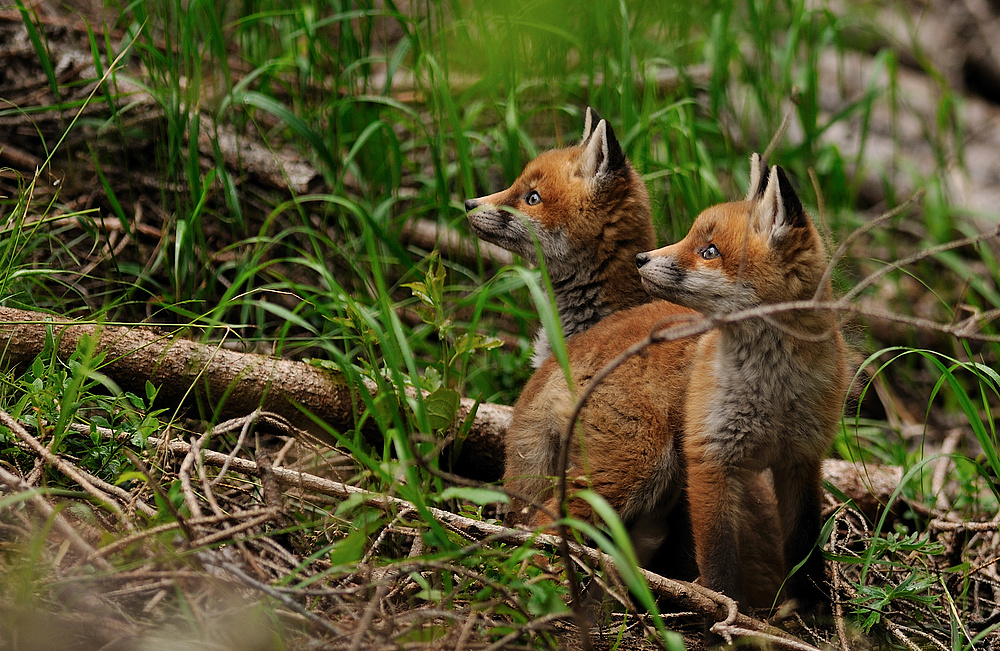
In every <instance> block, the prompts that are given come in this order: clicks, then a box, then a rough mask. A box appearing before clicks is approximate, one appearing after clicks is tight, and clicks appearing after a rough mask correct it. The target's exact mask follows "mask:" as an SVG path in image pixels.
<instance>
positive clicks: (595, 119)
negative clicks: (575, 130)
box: [587, 106, 602, 127]
mask: <svg viewBox="0 0 1000 651" xmlns="http://www.w3.org/2000/svg"><path fill="white" fill-rule="evenodd" d="M587 112H588V113H590V123H591V124H592V125H594V126H595V127H596V126H597V125H598V123H600V121H601V119H602V118H601V116H600V115H599V114H598V113H597V111H595V110H594V109H593V107H591V106H588V107H587Z"/></svg>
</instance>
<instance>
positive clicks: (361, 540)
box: [330, 529, 368, 566]
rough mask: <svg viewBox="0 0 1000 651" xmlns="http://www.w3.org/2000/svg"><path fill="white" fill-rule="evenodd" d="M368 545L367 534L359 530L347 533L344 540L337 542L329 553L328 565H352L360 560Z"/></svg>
mask: <svg viewBox="0 0 1000 651" xmlns="http://www.w3.org/2000/svg"><path fill="white" fill-rule="evenodd" d="M367 544H368V534H366V533H365V532H364V531H363V530H361V529H356V530H354V531H352V532H351V533H349V534H348V535H347V537H346V538H344V539H342V540H340V541H338V542H337V544H336V545H334V546H333V550H332V551H330V564H331V565H334V566H337V565H352V564H354V563H357V562H358V561H359V560H361V557H362V556H363V555H364V553H365V547H366V546H367Z"/></svg>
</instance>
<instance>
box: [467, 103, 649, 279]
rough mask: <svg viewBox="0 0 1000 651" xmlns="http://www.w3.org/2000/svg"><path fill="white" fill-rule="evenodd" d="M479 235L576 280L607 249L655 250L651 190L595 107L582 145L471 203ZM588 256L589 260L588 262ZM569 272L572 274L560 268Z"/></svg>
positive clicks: (538, 161)
mask: <svg viewBox="0 0 1000 651" xmlns="http://www.w3.org/2000/svg"><path fill="white" fill-rule="evenodd" d="M465 209H466V210H467V211H468V213H469V223H470V224H471V226H472V230H473V231H474V232H475V233H476V235H478V236H479V237H481V238H482V239H484V240H486V241H487V242H492V243H493V244H496V245H498V246H501V247H503V248H505V249H507V250H508V251H511V252H513V253H517V254H519V255H521V256H523V257H524V258H525V259H526V260H528V261H529V262H531V263H532V264H537V262H538V260H537V255H536V240H537V243H538V246H539V247H540V249H541V252H542V254H543V255H544V256H545V260H546V264H548V265H549V269H550V272H555V273H556V274H557V275H563V273H565V272H569V273H572V272H573V270H574V268H575V267H576V266H577V265H579V264H580V263H581V262H583V261H584V259H585V260H586V261H587V262H588V263H590V264H593V263H592V262H591V261H592V260H593V258H594V257H595V256H596V257H600V256H601V254H602V252H601V249H609V250H610V249H612V248H616V247H617V248H620V247H621V246H622V245H626V246H628V245H633V246H635V248H634V249H633V252H632V253H630V254H629V257H631V256H633V255H635V253H637V252H639V251H643V250H646V249H649V248H652V247H653V246H654V238H653V230H652V226H651V223H650V212H649V197H648V194H647V192H646V186H645V184H644V183H643V182H642V179H641V178H640V177H639V175H638V174H636V172H635V170H634V169H633V168H632V165H631V164H630V163H629V162H628V160H627V159H626V158H625V154H624V152H622V148H621V145H620V144H619V143H618V139H617V138H616V137H615V132H614V130H613V129H612V128H611V125H610V124H608V123H607V122H606V121H604V120H602V119H601V118H600V116H598V115H597V113H596V112H595V111H593V110H592V109H590V108H588V109H587V115H586V121H585V123H584V128H583V140H582V141H581V142H580V144H578V145H574V146H571V147H565V148H563V149H556V150H552V151H547V152H544V153H542V154H540V155H539V156H538V157H537V158H535V159H534V160H533V161H531V162H530V163H528V165H527V167H525V168H524V171H523V172H521V175H520V176H519V177H518V178H517V180H516V181H515V182H514V184H513V185H512V186H510V187H509V188H507V189H506V190H502V191H500V192H497V193H496V194H491V195H488V196H485V197H479V198H478V199H469V200H468V201H466V202H465ZM584 257H585V258H584ZM560 268H564V269H565V272H560V271H559V269H560Z"/></svg>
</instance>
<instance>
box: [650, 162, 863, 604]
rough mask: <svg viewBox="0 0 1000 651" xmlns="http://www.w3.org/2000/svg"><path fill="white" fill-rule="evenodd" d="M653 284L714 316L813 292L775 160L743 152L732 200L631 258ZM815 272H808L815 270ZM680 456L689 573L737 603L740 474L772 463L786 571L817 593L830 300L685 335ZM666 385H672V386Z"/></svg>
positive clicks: (815, 257) (816, 259)
mask: <svg viewBox="0 0 1000 651" xmlns="http://www.w3.org/2000/svg"><path fill="white" fill-rule="evenodd" d="M636 264H637V265H638V267H639V274H640V275H641V277H642V284H643V287H645V288H646V290H647V291H648V292H649V293H650V294H652V295H653V296H657V297H660V298H663V299H666V300H668V301H672V302H674V303H676V304H678V305H682V306H684V307H686V308H689V309H692V310H696V311H698V312H700V313H702V314H704V315H705V316H709V317H711V316H718V315H724V314H727V313H732V312H736V311H738V310H743V309H746V308H754V307H759V306H767V305H772V304H777V303H783V302H788V301H804V300H809V299H812V298H813V297H818V298H819V299H822V300H830V299H831V296H832V289H831V286H830V283H829V280H825V281H824V280H823V277H824V271H825V269H826V265H827V255H826V252H825V250H824V247H823V243H822V241H821V239H820V237H819V235H818V233H817V231H816V228H815V226H814V225H813V224H812V222H811V221H810V220H809V218H808V217H807V216H806V213H805V211H804V210H803V209H802V204H801V203H800V202H799V199H798V197H797V196H796V195H795V192H794V190H793V189H792V187H791V184H790V183H789V181H788V178H787V177H786V176H785V173H784V171H782V169H781V168H780V167H774V168H772V169H770V170H768V168H767V165H766V164H765V163H764V162H762V161H761V159H760V156H758V155H756V154H754V156H753V158H752V161H751V183H750V192H749V194H748V198H747V200H746V201H741V202H736V203H727V204H722V205H719V206H715V207H713V208H709V209H708V210H705V211H704V212H703V213H701V214H700V215H699V216H698V218H697V219H696V220H695V222H694V225H693V226H692V227H691V230H690V232H689V233H688V234H687V236H686V237H685V238H684V239H683V240H681V241H680V242H677V243H676V244H673V245H671V246H666V247H663V248H661V249H657V250H655V251H651V252H649V253H641V254H639V255H638V256H637V257H636ZM821 281H822V282H823V284H822V285H820V282H821ZM691 347H692V350H690V351H689V352H690V355H691V361H690V365H689V366H688V369H687V375H688V376H689V378H690V379H689V382H688V385H687V387H686V391H685V393H684V396H683V398H682V400H683V404H684V427H683V429H684V446H683V448H684V459H685V466H686V468H687V494H688V498H689V500H690V509H691V522H692V526H693V530H694V538H695V548H696V551H697V559H698V569H699V572H700V576H701V581H702V582H703V583H704V584H705V585H707V586H708V587H710V588H713V589H715V590H720V591H722V592H724V593H725V594H727V595H729V596H730V597H732V598H733V599H735V600H737V601H738V602H739V603H740V604H741V605H745V604H746V596H747V593H748V591H749V590H750V589H751V588H752V586H753V583H754V581H755V577H753V576H751V575H749V574H748V573H747V572H746V571H745V569H744V568H743V567H742V566H741V553H742V551H743V550H744V549H745V548H746V546H747V545H752V544H754V542H753V541H747V540H744V539H743V536H742V532H743V531H744V529H742V528H741V523H742V522H743V521H744V519H745V518H746V513H745V512H743V510H742V509H741V508H740V504H741V499H742V497H743V495H745V494H746V492H747V491H748V484H750V483H752V482H753V481H754V477H756V476H759V473H760V472H761V471H763V470H764V469H767V468H770V469H771V471H772V474H773V480H774V490H775V493H776V495H777V500H778V509H779V513H780V518H781V530H782V532H783V535H784V557H785V560H786V564H787V567H786V571H790V570H791V568H792V567H794V566H795V565H797V564H798V563H800V562H801V561H803V560H804V559H806V558H807V557H808V560H806V563H805V565H804V566H803V568H802V570H800V571H799V572H797V573H796V574H795V575H794V576H793V577H792V579H791V580H790V582H789V583H788V584H786V586H787V590H788V593H789V595H790V596H792V597H795V598H798V599H800V600H802V601H804V602H814V601H818V600H820V599H821V598H822V591H821V586H823V585H824V581H825V578H824V567H823V558H822V556H821V554H820V553H819V551H818V550H814V549H813V545H814V544H815V543H816V540H817V538H818V537H819V532H820V527H821V522H820V499H821V496H822V487H821V471H820V466H821V463H822V460H823V457H824V455H825V454H826V452H827V450H828V448H829V447H830V443H831V441H832V439H833V436H834V433H835V430H836V427H837V422H838V421H839V419H840V416H841V414H842V410H843V406H842V405H843V400H844V396H845V393H846V389H847V386H846V384H847V381H846V368H845V367H846V362H845V352H844V343H843V339H842V338H841V334H840V329H839V327H838V325H837V321H836V319H835V317H834V315H833V314H832V313H831V312H830V311H823V310H815V309H799V310H792V311H780V312H775V313H772V314H770V315H767V316H758V317H750V318H743V319H739V320H735V321H724V322H722V323H720V324H719V325H718V326H717V327H716V328H715V329H713V330H712V331H710V332H708V333H706V334H705V335H703V336H702V337H701V338H700V339H698V340H697V341H696V342H692V344H691ZM666 393H667V394H668V395H669V396H670V398H673V397H674V396H675V395H676V390H675V389H674V388H673V387H671V388H670V389H669V390H668V391H666Z"/></svg>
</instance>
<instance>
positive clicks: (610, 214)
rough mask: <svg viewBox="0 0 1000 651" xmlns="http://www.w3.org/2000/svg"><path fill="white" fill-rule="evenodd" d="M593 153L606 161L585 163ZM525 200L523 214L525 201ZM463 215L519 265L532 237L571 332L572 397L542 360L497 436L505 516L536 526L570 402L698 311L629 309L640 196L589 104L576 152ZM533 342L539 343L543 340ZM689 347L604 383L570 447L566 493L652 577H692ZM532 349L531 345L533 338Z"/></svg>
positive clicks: (765, 526)
mask: <svg viewBox="0 0 1000 651" xmlns="http://www.w3.org/2000/svg"><path fill="white" fill-rule="evenodd" d="M612 152H613V153H612ZM595 157H596V158H597V159H598V160H599V161H608V165H607V167H606V168H605V167H604V166H603V164H600V163H598V164H595V163H594V162H586V160H587V159H593V158H595ZM612 161H614V162H612ZM602 169H603V171H600V170H602ZM595 170H597V171H598V172H595ZM613 170H617V172H615V171H613ZM533 192H537V193H538V197H534V196H532V193H533ZM542 197H551V198H553V200H551V201H545V200H544V199H543V198H542ZM532 204H533V205H534V206H535V209H534V210H533V211H532V212H530V213H529V212H527V209H526V208H525V206H528V205H532ZM573 207H575V208H573ZM466 208H467V209H468V210H469V219H470V222H471V223H472V226H473V230H474V231H475V232H476V233H477V234H479V235H480V236H481V237H483V238H484V239H486V240H488V241H491V242H493V243H496V244H498V245H500V246H503V247H504V248H507V249H508V250H511V251H513V252H516V253H519V254H522V255H524V256H525V257H526V258H527V259H528V260H529V261H535V256H536V249H535V246H536V244H535V242H536V240H537V242H538V247H539V248H540V249H541V250H542V254H543V255H544V256H545V260H546V263H547V264H548V268H549V269H550V273H551V274H552V278H553V284H554V290H555V296H556V302H557V305H558V306H559V309H560V316H561V319H562V327H563V329H564V332H565V333H566V335H567V336H570V335H575V336H573V337H572V338H570V339H569V341H568V349H569V355H570V359H571V364H572V372H573V380H574V382H573V384H574V389H575V393H571V391H570V389H569V387H568V386H567V385H566V381H565V375H564V373H563V372H562V369H561V368H560V367H559V366H558V365H557V364H556V363H555V362H554V360H551V359H550V360H548V361H546V362H545V364H544V365H543V366H542V368H540V369H539V370H538V371H537V372H536V373H535V375H534V376H533V377H532V378H531V380H529V383H528V385H527V386H526V387H525V388H524V390H523V391H522V394H521V398H520V399H519V400H518V403H517V405H516V406H515V410H514V420H513V423H512V425H511V427H510V429H509V430H508V434H507V437H506V471H505V474H504V485H505V486H506V488H507V489H508V490H509V491H510V492H511V493H512V494H513V495H514V501H513V505H512V508H511V511H510V513H509V514H508V522H529V523H531V524H535V525H538V524H544V523H545V521H546V520H547V516H546V515H545V512H546V511H548V512H550V513H551V512H554V509H555V508H556V505H555V503H554V499H553V498H552V486H553V477H552V476H553V475H554V474H555V473H556V465H557V451H558V443H559V438H560V436H561V434H562V432H563V431H564V429H565V427H566V425H567V423H568V420H569V417H570V414H571V412H572V409H573V406H574V402H575V398H574V395H577V394H579V392H580V390H582V388H583V387H585V386H586V385H587V383H588V382H589V381H590V380H591V378H593V376H594V375H595V374H596V373H597V372H599V371H600V370H601V369H602V368H603V367H604V366H606V365H607V364H608V363H609V362H610V361H611V360H612V359H614V357H615V356H617V355H618V354H619V353H620V352H622V351H623V350H625V349H626V348H627V347H628V346H629V345H631V344H633V343H636V342H638V341H640V340H642V339H644V338H645V337H646V336H647V335H648V334H649V332H650V331H651V330H652V329H653V328H654V327H655V326H656V325H657V324H658V323H660V322H662V321H664V320H668V319H685V318H692V317H695V316H696V312H694V311H693V310H688V309H685V308H681V307H678V306H677V305H673V304H671V303H667V302H665V301H655V302H653V303H652V304H649V305H640V304H641V303H645V302H648V301H649V300H650V299H649V297H648V296H647V295H646V293H645V292H644V291H643V290H642V289H641V285H640V277H639V274H638V272H637V271H636V268H635V266H634V265H635V256H636V255H637V254H638V253H640V252H641V251H644V250H648V249H649V248H652V242H653V235H652V225H651V221H650V207H649V198H648V195H647V194H646V189H645V186H644V184H643V183H642V181H641V179H640V178H639V177H638V175H637V174H636V173H635V172H634V170H633V169H632V167H631V165H629V164H628V161H627V160H626V159H625V158H624V155H623V154H621V147H620V145H619V144H618V142H617V140H616V139H615V136H614V131H613V129H611V127H610V125H608V124H607V123H606V122H604V121H603V120H601V119H600V118H599V117H597V115H596V113H594V112H593V111H592V110H590V109H588V111H587V120H586V124H585V127H584V137H583V140H582V142H581V144H579V145H576V146H573V147H569V148H566V149H563V150H557V151H555V152H547V153H544V154H541V155H540V156H539V157H538V158H536V159H535V160H534V161H532V162H531V163H529V165H528V166H527V167H526V168H525V170H524V172H523V173H522V174H521V176H520V177H519V178H518V180H517V181H516V182H515V183H514V185H512V186H511V188H509V189H508V190H505V191H503V192H499V193H497V194H495V195H490V196H489V197H483V198H480V199H473V200H469V201H467V202H466ZM623 260H625V261H626V262H627V264H623V262H622V261H623ZM557 271H558V273H557ZM584 289H585V290H586V291H582V290H584ZM588 300H592V301H593V302H592V303H590V302H588ZM630 306H637V307H631V308H630ZM602 317H603V320H602ZM598 321H599V323H597V322H598ZM595 323H597V325H596V326H595V325H594V324H595ZM591 326H594V327H592V328H591ZM584 331H586V332H584ZM581 333H583V334H581ZM538 341H539V343H544V342H545V335H544V333H542V334H541V335H540V337H539V339H538ZM692 349H693V346H692V342H690V341H679V342H673V343H664V344H659V345H657V346H656V347H654V348H653V349H651V350H650V351H649V352H648V353H647V354H646V356H645V357H643V358H638V359H637V358H633V359H632V360H630V361H629V362H627V363H626V364H625V365H624V366H623V367H621V368H620V369H619V370H618V371H616V372H615V373H613V374H612V375H611V376H610V377H609V378H608V379H607V380H606V381H605V382H604V383H602V384H601V385H600V386H599V387H598V389H597V391H596V393H595V394H594V395H593V396H592V398H591V400H590V402H589V403H588V407H586V408H585V409H584V411H583V414H582V415H581V422H582V423H583V429H582V440H581V441H580V442H576V439H574V441H575V443H574V446H573V448H572V451H571V467H570V470H569V472H570V477H571V478H572V480H573V485H574V487H575V488H585V487H589V488H592V489H594V490H595V491H596V492H598V493H599V494H601V495H602V496H603V497H604V498H605V499H607V500H608V501H609V502H610V503H611V504H612V506H614V507H615V508H616V509H617V511H618V513H619V515H620V516H621V517H622V519H623V521H624V522H625V523H626V525H628V526H629V530H630V533H631V534H632V537H633V543H634V544H635V546H636V550H637V552H638V554H639V557H640V560H641V561H643V562H644V564H646V563H647V562H649V561H653V560H654V559H653V556H654V554H656V559H655V561H654V563H655V566H656V569H658V570H660V571H665V572H666V573H667V574H669V575H671V576H677V577H678V578H694V576H695V575H696V573H697V568H696V566H695V564H694V561H695V559H694V550H693V542H692V541H691V534H690V521H689V519H688V517H687V504H686V500H685V496H684V490H683V487H684V484H685V480H684V467H683V457H682V454H681V451H680V437H679V432H680V430H681V428H682V426H683V413H682V406H683V405H682V402H683V392H684V388H685V387H686V384H687V379H686V377H687V376H686V374H687V372H688V371H687V364H688V361H689V359H688V357H689V351H690V350H692ZM536 350H539V351H541V350H542V349H541V348H540V347H538V346H537V344H536ZM545 356H546V354H545V353H542V354H541V355H537V356H536V357H542V358H543V359H544V357H545ZM750 481H751V484H752V485H753V486H754V487H755V490H752V491H747V492H746V494H744V495H743V496H742V502H741V504H742V508H743V510H744V512H745V513H747V518H746V520H745V523H744V527H745V529H746V531H745V532H743V539H744V540H755V541H757V543H758V544H756V545H748V546H747V549H746V550H745V551H744V552H743V553H742V554H741V559H742V562H743V564H744V569H745V571H746V573H747V574H748V575H751V576H755V577H757V580H756V581H755V583H754V586H753V587H752V589H751V591H750V602H751V605H754V606H759V607H768V606H770V605H771V603H772V602H773V600H774V598H775V594H776V593H777V590H778V587H779V586H780V584H781V579H782V577H783V572H784V564H783V562H782V560H781V541H780V539H779V538H778V536H777V533H778V526H777V506H776V504H775V501H774V496H773V489H772V487H771V485H770V484H769V483H768V482H767V481H766V479H764V478H763V477H761V476H757V477H755V478H752V479H750ZM519 497H522V498H524V499H523V500H522V499H519ZM532 503H535V504H538V503H543V504H544V506H545V508H543V509H541V510H539V509H535V508H533V506H532ZM570 504H571V509H572V511H573V514H574V515H575V516H577V517H581V518H585V519H589V518H590V517H591V514H590V511H589V507H588V506H587V504H586V502H584V501H582V500H573V501H571V503H570ZM667 538H669V539H668V540H666V542H667V545H666V547H664V548H661V547H660V546H661V543H663V542H664V539H667ZM657 550H659V552H658V553H657ZM688 557H690V560H688Z"/></svg>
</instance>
